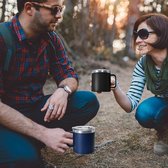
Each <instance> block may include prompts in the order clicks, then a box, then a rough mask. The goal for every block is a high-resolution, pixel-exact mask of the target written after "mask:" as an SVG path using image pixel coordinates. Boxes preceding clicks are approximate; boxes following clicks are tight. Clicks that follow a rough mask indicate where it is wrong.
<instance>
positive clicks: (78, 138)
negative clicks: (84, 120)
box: [72, 126, 95, 155]
mask: <svg viewBox="0 0 168 168" xmlns="http://www.w3.org/2000/svg"><path fill="white" fill-rule="evenodd" d="M72 132H73V151H74V152H75V153H77V154H80V155H84V154H90V153H93V152H94V146H95V143H94V141H95V127H93V126H75V127H72Z"/></svg>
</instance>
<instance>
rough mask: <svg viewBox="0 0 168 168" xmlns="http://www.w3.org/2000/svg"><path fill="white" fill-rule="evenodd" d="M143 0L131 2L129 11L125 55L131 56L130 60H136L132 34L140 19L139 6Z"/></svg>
mask: <svg viewBox="0 0 168 168" xmlns="http://www.w3.org/2000/svg"><path fill="white" fill-rule="evenodd" d="M140 2H141V0H129V11H128V21H127V23H128V24H127V26H126V37H125V44H126V48H125V55H126V56H129V57H130V58H132V59H134V58H135V52H134V49H133V45H132V44H133V43H132V32H133V26H134V23H135V21H136V19H137V18H138V17H139V15H140V12H139V5H140Z"/></svg>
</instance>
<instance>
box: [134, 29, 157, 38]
mask: <svg viewBox="0 0 168 168" xmlns="http://www.w3.org/2000/svg"><path fill="white" fill-rule="evenodd" d="M150 33H155V32H154V31H148V30H147V29H140V30H139V31H134V36H135V39H136V38H137V37H140V38H141V39H142V40H145V39H147V38H148V37H149V34H150Z"/></svg>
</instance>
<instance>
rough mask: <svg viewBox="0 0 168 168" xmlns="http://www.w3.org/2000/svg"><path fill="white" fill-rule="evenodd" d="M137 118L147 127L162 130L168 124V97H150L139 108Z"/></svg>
mask: <svg viewBox="0 0 168 168" xmlns="http://www.w3.org/2000/svg"><path fill="white" fill-rule="evenodd" d="M135 118H136V119H137V121H138V122H139V124H140V125H142V126H143V127H145V128H154V129H156V130H162V128H163V127H165V126H168V98H161V97H150V98H148V99H146V100H144V101H143V102H142V103H141V104H140V105H139V106H138V108H137V110H136V114H135Z"/></svg>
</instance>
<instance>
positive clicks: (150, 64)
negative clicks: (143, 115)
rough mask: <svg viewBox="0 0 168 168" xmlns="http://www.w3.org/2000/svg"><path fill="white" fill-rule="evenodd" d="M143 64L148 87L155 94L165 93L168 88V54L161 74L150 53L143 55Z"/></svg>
mask: <svg viewBox="0 0 168 168" xmlns="http://www.w3.org/2000/svg"><path fill="white" fill-rule="evenodd" d="M143 66H144V71H145V75H146V82H147V89H148V90H150V91H151V92H152V93H153V94H155V95H162V94H164V93H165V91H166V90H168V56H167V57H166V58H165V60H164V62H163V64H162V67H161V69H160V73H159V74H158V73H157V70H156V67H155V64H154V61H153V60H152V58H151V56H150V55H147V56H144V57H143Z"/></svg>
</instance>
